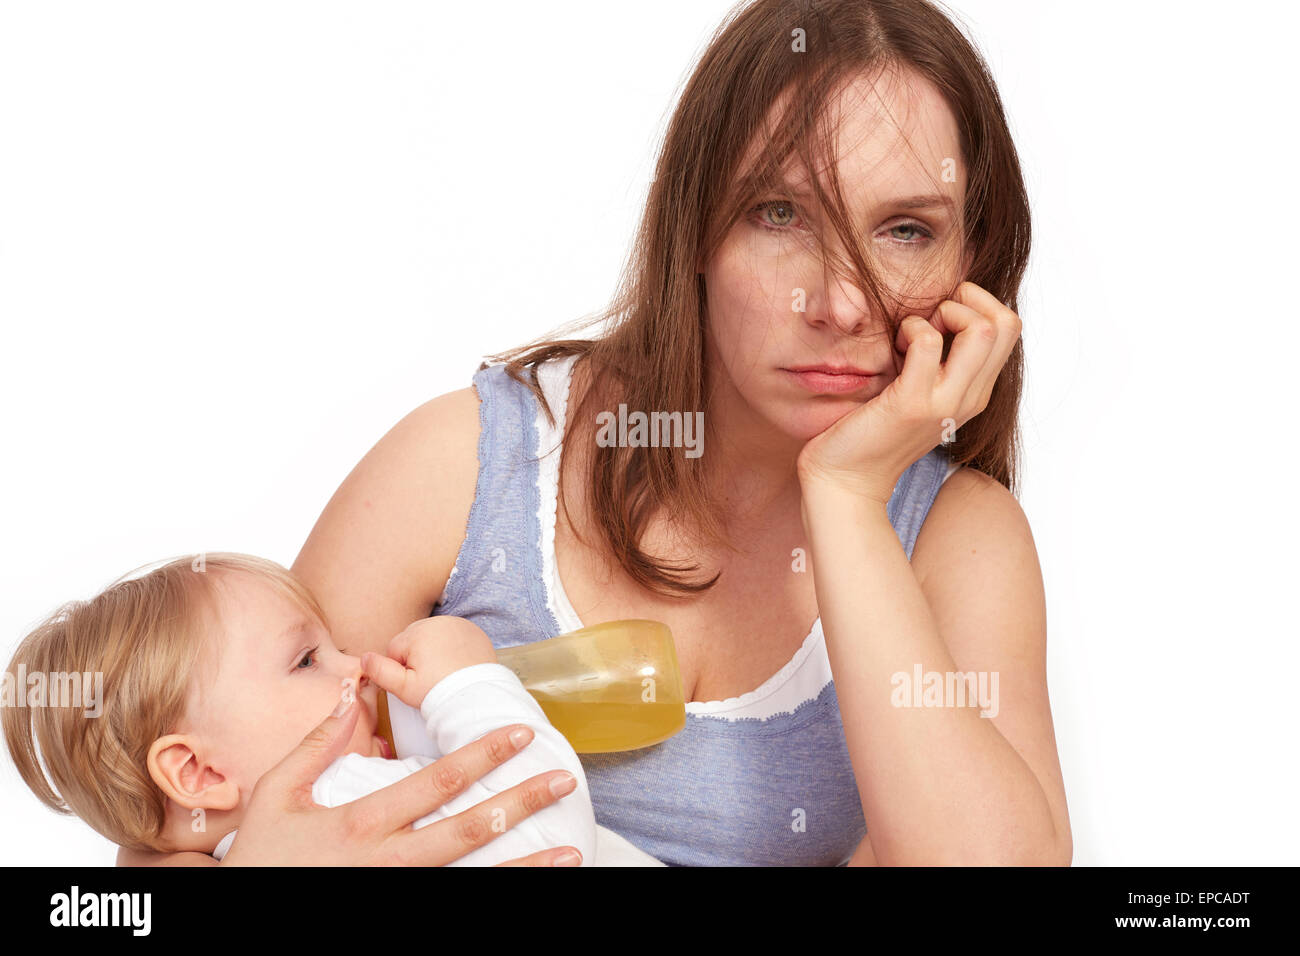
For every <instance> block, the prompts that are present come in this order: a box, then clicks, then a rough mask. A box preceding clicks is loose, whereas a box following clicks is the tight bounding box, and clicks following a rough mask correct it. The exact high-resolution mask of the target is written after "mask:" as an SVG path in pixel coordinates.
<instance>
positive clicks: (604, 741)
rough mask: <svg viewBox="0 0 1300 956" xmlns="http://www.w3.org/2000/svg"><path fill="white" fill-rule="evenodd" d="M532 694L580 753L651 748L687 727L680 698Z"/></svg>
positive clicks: (555, 725) (551, 720) (547, 717)
mask: <svg viewBox="0 0 1300 956" xmlns="http://www.w3.org/2000/svg"><path fill="white" fill-rule="evenodd" d="M593 696H594V695H593ZM533 697H535V698H536V699H537V703H539V704H541V706H542V713H544V714H546V719H547V720H549V721H550V722H551V724H552V725H554V727H555V729H556V730H558V731H559V732H560V733H562V734H564V736H565V739H567V740H568V741H569V745H570V746H572V747H573V749H574V750H575V751H577V752H578V753H580V754H603V753H612V752H614V751H617V750H636V749H637V748H639V747H650V746H653V745H654V744H657V743H662V742H663V741H665V740H667V739H668V738H669V737H671V736H672V735H673V734H675V733H677V731H679V730H681V729H682V728H683V727H685V726H686V710H685V707H684V706H683V703H682V701H680V700H676V701H672V700H657V701H654V702H653V703H650V702H642V701H639V700H638V701H635V702H631V701H627V702H624V701H611V700H594V699H593V700H589V701H583V700H574V699H571V698H567V699H564V700H558V699H555V698H548V697H546V696H545V695H544V694H539V693H535V692H534V693H533Z"/></svg>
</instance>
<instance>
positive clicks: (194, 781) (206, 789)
mask: <svg viewBox="0 0 1300 956" xmlns="http://www.w3.org/2000/svg"><path fill="white" fill-rule="evenodd" d="M146 763H147V765H148V767H149V776H150V777H152V778H153V782H154V783H155V784H156V785H157V786H158V789H159V790H161V791H162V792H163V793H164V794H165V795H166V796H167V798H168V799H169V800H172V801H175V802H176V803H177V804H179V805H180V806H182V807H184V808H185V809H187V810H193V809H195V808H196V807H202V808H203V809H204V810H234V809H235V808H236V807H238V806H239V787H238V785H237V784H236V783H235V782H234V781H233V780H228V779H227V778H226V777H224V776H223V775H222V774H220V773H218V772H217V770H216V769H214V768H213V767H212V765H211V764H209V763H207V762H206V761H205V760H204V758H203V745H202V742H201V741H200V740H199V738H198V737H196V736H195V735H193V734H168V735H166V736H165V737H159V738H158V739H157V740H155V741H154V742H153V745H152V746H151V747H150V748H149V756H148V758H147V760H146Z"/></svg>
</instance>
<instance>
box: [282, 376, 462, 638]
mask: <svg viewBox="0 0 1300 956" xmlns="http://www.w3.org/2000/svg"><path fill="white" fill-rule="evenodd" d="M478 436H479V401H478V395H477V393H476V392H475V391H474V389H473V388H463V389H460V390H459V391H455V392H449V393H448V394H446V395H441V396H439V397H437V398H435V399H433V400H431V401H429V402H426V403H425V404H423V405H421V406H420V407H419V408H417V409H415V411H413V412H411V413H410V414H409V415H407V416H406V417H405V418H403V419H402V420H401V421H400V422H398V423H397V424H396V425H395V426H393V428H392V429H391V430H390V431H389V432H388V434H386V435H384V437H383V438H381V439H380V440H379V442H378V443H376V445H375V446H374V447H373V448H372V449H371V450H370V451H369V452H368V453H367V454H366V456H365V457H364V458H362V459H361V461H360V462H359V463H358V464H357V466H356V467H355V468H353V469H352V473H351V474H349V475H348V477H347V478H346V479H345V480H344V481H343V483H342V484H341V485H340V486H339V488H338V490H337V491H336V492H335V493H334V496H333V497H332V498H331V499H330V501H329V504H327V505H326V506H325V510H324V511H323V512H322V513H321V516H320V518H319V519H318V520H317V522H316V525H315V527H314V528H312V531H311V534H310V535H309V536H308V538H307V542H306V543H305V544H304V545H303V547H302V551H301V552H300V553H299V555H298V558H297V560H296V561H295V562H294V564H293V571H294V573H295V574H296V575H297V576H298V577H299V578H300V579H301V580H302V581H303V583H304V584H306V585H307V587H308V588H310V589H311V591H312V593H313V594H314V595H315V596H316V599H317V600H318V601H319V602H320V604H321V607H322V608H323V609H324V611H325V616H326V618H327V621H328V624H329V627H330V632H331V635H332V637H333V639H334V643H335V645H336V646H338V647H344V648H347V650H348V653H350V654H356V655H358V656H359V655H361V654H362V653H364V652H365V651H375V652H377V653H383V651H384V649H385V648H386V647H387V645H388V641H389V640H390V639H391V638H392V637H393V636H394V635H395V634H398V633H400V632H401V631H402V630H403V629H405V628H406V626H407V625H408V624H410V623H411V622H412V621H415V620H417V619H419V618H422V617H428V616H429V614H430V612H431V611H432V610H433V605H434V602H436V601H437V600H438V598H439V597H440V596H441V594H442V592H443V589H444V588H445V587H446V584H447V578H448V577H449V576H450V574H451V569H452V566H453V565H454V564H455V562H456V554H457V552H458V551H459V550H460V546H461V543H462V542H463V541H464V539H465V527H466V524H467V522H468V520H469V511H470V506H471V505H472V504H473V501H474V492H475V486H476V484H477V480H478Z"/></svg>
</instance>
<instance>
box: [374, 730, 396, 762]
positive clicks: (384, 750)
mask: <svg viewBox="0 0 1300 956" xmlns="http://www.w3.org/2000/svg"><path fill="white" fill-rule="evenodd" d="M374 740H375V746H376V747H377V748H378V749H379V756H381V757H383V758H384V759H385V760H392V759H393V758H394V757H395V756H396V755H395V754H394V753H393V748H392V747H391V746H390V745H389V743H388V741H387V740H385V739H384V738H383V737H381V736H379V734H375V735H374Z"/></svg>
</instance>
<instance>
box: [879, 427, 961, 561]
mask: <svg viewBox="0 0 1300 956" xmlns="http://www.w3.org/2000/svg"><path fill="white" fill-rule="evenodd" d="M949 462H950V459H949V458H948V454H947V452H945V451H944V448H943V446H942V445H938V446H936V447H934V448H932V449H931V450H930V451H929V452H927V453H926V454H925V455H923V456H922V457H920V458H918V459H917V460H916V461H914V462H913V463H912V464H911V466H910V467H908V469H907V471H905V472H903V476H902V477H901V478H899V479H898V484H896V485H895V486H894V493H893V494H892V495H891V496H890V498H889V504H888V505H886V507H885V514H886V516H887V517H888V518H889V523H890V524H891V525H893V526H894V531H895V532H896V533H897V534H898V540H899V543H901V544H902V545H903V550H904V551H905V552H907V560H909V561H910V560H912V548H913V547H915V545H916V539H917V536H918V535H920V533H921V525H922V524H923V523H924V522H925V516H926V515H927V514H929V513H930V506H931V505H932V504H934V499H935V498H936V497H938V495H939V489H940V487H942V486H943V482H944V479H945V478H947V476H948V465H949Z"/></svg>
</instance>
